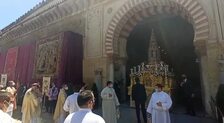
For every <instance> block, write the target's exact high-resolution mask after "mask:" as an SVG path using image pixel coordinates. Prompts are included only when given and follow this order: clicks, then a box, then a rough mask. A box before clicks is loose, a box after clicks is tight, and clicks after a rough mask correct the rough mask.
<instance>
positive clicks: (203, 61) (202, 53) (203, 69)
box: [194, 41, 211, 112]
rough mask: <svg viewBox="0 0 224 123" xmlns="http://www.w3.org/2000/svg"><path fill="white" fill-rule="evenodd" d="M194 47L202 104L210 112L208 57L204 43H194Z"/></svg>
mask: <svg viewBox="0 0 224 123" xmlns="http://www.w3.org/2000/svg"><path fill="white" fill-rule="evenodd" d="M194 46H195V51H196V54H197V56H198V59H199V66H200V78H201V93H202V102H203V105H204V107H205V109H206V112H211V110H210V104H209V100H210V88H209V86H210V83H209V81H208V57H207V49H206V41H195V42H194Z"/></svg>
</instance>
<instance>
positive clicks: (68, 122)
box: [64, 109, 105, 123]
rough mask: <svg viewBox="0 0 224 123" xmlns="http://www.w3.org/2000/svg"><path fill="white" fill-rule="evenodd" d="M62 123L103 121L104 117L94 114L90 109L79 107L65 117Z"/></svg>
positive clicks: (97, 122) (103, 122)
mask: <svg viewBox="0 0 224 123" xmlns="http://www.w3.org/2000/svg"><path fill="white" fill-rule="evenodd" d="M64 123H105V121H104V119H103V118H102V117H101V116H99V115H96V114H94V113H93V112H92V111H91V110H90V109H80V110H79V111H77V112H74V113H72V114H70V115H68V117H67V118H66V119H65V122H64Z"/></svg>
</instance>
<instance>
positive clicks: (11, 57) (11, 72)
mask: <svg viewBox="0 0 224 123" xmlns="http://www.w3.org/2000/svg"><path fill="white" fill-rule="evenodd" d="M17 54H18V47H14V48H10V49H8V52H7V55H6V60H5V69H4V72H5V73H6V74H7V76H8V80H14V79H15V69H16V63H17Z"/></svg>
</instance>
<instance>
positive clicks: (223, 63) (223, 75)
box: [218, 58, 224, 84]
mask: <svg viewBox="0 0 224 123" xmlns="http://www.w3.org/2000/svg"><path fill="white" fill-rule="evenodd" d="M218 62H219V68H220V84H224V59H223V58H221V59H220V60H218Z"/></svg>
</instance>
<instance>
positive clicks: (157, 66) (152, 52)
mask: <svg viewBox="0 0 224 123" xmlns="http://www.w3.org/2000/svg"><path fill="white" fill-rule="evenodd" d="M148 54H149V55H148V64H145V63H142V64H141V65H138V66H134V67H133V68H131V69H130V71H131V73H130V86H129V87H128V95H130V106H131V107H133V106H134V101H133V100H132V97H131V92H132V86H133V85H134V84H135V78H136V77H139V79H140V81H141V84H143V85H145V88H146V93H147V98H150V97H151V94H152V93H153V92H154V88H155V85H156V84H158V83H159V84H162V85H163V86H164V88H163V91H165V92H167V93H168V94H170V95H171V90H172V87H173V83H174V74H173V72H172V71H170V70H169V66H168V65H167V64H165V63H164V62H163V61H161V59H160V47H158V44H157V42H156V39H155V35H154V32H153V30H152V34H151V40H150V42H149V50H148Z"/></svg>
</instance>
